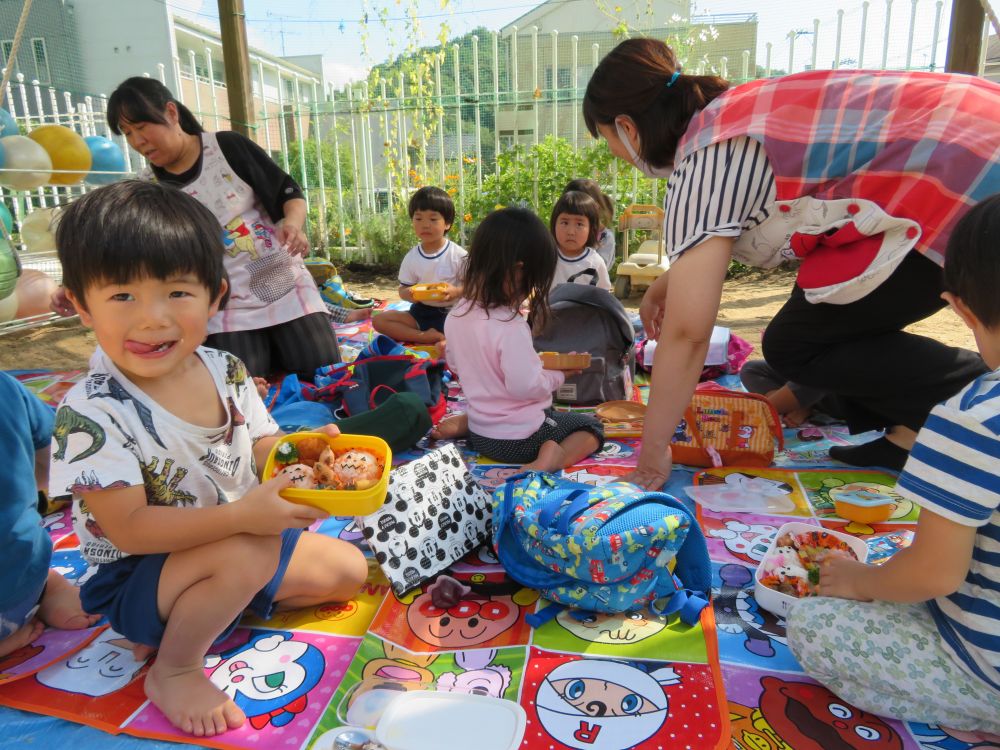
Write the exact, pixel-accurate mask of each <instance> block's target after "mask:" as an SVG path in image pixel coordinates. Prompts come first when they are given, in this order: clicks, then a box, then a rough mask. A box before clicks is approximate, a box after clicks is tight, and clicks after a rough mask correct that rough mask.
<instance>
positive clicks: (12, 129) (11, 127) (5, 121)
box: [0, 109, 21, 138]
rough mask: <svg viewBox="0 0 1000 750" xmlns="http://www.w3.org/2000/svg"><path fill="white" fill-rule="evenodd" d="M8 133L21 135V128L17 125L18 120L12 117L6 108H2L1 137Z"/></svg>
mask: <svg viewBox="0 0 1000 750" xmlns="http://www.w3.org/2000/svg"><path fill="white" fill-rule="evenodd" d="M8 135H21V129H20V128H19V127H18V126H17V121H16V120H15V119H14V118H13V117H11V114H10V112H8V111H7V110H6V109H0V138H5V137H7V136H8Z"/></svg>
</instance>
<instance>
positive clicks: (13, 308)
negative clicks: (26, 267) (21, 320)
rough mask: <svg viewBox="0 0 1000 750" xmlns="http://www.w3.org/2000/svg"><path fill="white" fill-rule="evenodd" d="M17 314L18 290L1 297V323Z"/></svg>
mask: <svg viewBox="0 0 1000 750" xmlns="http://www.w3.org/2000/svg"><path fill="white" fill-rule="evenodd" d="M16 316H17V292H11V293H10V294H8V295H7V296H6V297H4V298H3V299H0V323H6V322H8V321H10V320H13V319H14V318H15V317H16Z"/></svg>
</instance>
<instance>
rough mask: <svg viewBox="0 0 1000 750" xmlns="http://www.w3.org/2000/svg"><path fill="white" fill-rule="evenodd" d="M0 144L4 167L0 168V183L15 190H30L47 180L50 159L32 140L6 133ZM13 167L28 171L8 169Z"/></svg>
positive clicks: (50, 165) (49, 170) (0, 139)
mask: <svg viewBox="0 0 1000 750" xmlns="http://www.w3.org/2000/svg"><path fill="white" fill-rule="evenodd" d="M0 146H3V153H4V157H5V159H4V167H5V169H3V170H0V185H5V186H7V187H12V188H14V189H16V190H31V189H32V188H36V187H41V186H42V185H44V184H45V183H47V182H48V181H49V177H50V176H51V174H50V172H51V170H52V159H51V158H50V157H49V154H48V152H47V151H46V150H45V149H44V148H42V147H41V146H39V145H38V144H37V143H35V142H34V141H33V140H31V139H30V138H26V137H25V136H23V135H8V136H5V137H4V138H0ZM14 169H18V170H29V171H27V172H23V171H19V172H13V171H10V170H14Z"/></svg>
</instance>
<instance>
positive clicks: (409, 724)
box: [375, 690, 527, 750]
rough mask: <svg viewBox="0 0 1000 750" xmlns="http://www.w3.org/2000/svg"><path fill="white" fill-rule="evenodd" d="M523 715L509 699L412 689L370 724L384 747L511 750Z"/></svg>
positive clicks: (517, 740)
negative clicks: (374, 722)
mask: <svg viewBox="0 0 1000 750" xmlns="http://www.w3.org/2000/svg"><path fill="white" fill-rule="evenodd" d="M526 719H527V717H526V715H525V712H524V709H523V708H521V706H520V705H519V704H517V703H515V702H514V701H508V700H503V699H501V698H493V697H491V696H486V695H472V694H469V693H441V692H437V691H426V690H418V691H414V692H408V693H403V694H401V695H400V696H399V697H398V698H396V699H395V700H394V701H392V702H391V703H390V704H389V705H388V707H387V708H386V709H385V712H384V713H383V714H382V718H380V719H379V722H378V725H377V726H376V727H375V741H376V742H377V743H378V744H379V745H380V746H381V747H383V748H385V750H442V748H476V750H516V748H519V747H520V746H521V739H522V738H523V737H524V729H525V724H526Z"/></svg>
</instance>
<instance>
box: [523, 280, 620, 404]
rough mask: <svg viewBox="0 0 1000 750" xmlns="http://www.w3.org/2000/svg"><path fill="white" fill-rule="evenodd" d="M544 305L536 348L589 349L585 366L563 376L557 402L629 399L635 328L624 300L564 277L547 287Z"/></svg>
mask: <svg viewBox="0 0 1000 750" xmlns="http://www.w3.org/2000/svg"><path fill="white" fill-rule="evenodd" d="M595 281H596V279H595ZM549 307H550V308H551V309H552V315H551V316H550V317H549V321H548V323H547V325H546V326H545V330H544V331H542V333H541V334H539V335H538V336H536V337H535V349H536V350H537V351H540V352H544V351H553V352H564V353H566V352H581V353H582V352H590V367H589V368H587V370H585V371H584V372H582V373H581V374H579V375H574V376H573V377H569V378H566V383H565V385H563V386H562V387H561V388H560V389H559V390H558V391H556V394H555V398H556V401H561V402H563V403H568V404H601V403H604V402H605V401H616V400H619V399H631V398H632V380H633V378H634V377H635V333H634V331H633V329H632V321H631V319H630V318H629V315H628V313H627V312H625V307H624V305H622V303H621V302H620V301H619V300H618V299H617V298H616V297H615V296H614V295H613V294H612V293H611V292H609V291H607V290H605V289H598V288H597V287H596V286H591V285H589V284H574V283H572V282H567V283H565V284H559V285H558V286H556V287H555V289H553V290H552V291H551V292H549Z"/></svg>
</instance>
